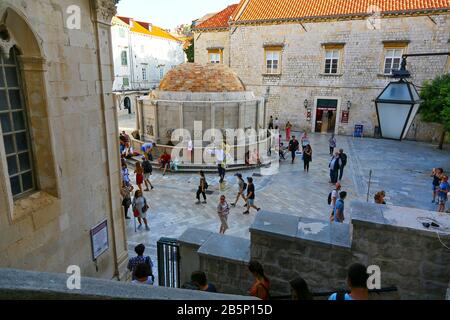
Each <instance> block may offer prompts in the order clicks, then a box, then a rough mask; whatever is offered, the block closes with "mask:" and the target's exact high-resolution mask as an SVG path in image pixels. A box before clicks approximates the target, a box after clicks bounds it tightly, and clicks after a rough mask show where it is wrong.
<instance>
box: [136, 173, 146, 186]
mask: <svg viewBox="0 0 450 320" xmlns="http://www.w3.org/2000/svg"><path fill="white" fill-rule="evenodd" d="M142 183H144V175H143V174H142V173H136V184H142Z"/></svg>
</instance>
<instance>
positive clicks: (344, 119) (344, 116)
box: [341, 111, 349, 123]
mask: <svg viewBox="0 0 450 320" xmlns="http://www.w3.org/2000/svg"><path fill="white" fill-rule="evenodd" d="M348 115H349V112H348V111H342V118H341V123H348Z"/></svg>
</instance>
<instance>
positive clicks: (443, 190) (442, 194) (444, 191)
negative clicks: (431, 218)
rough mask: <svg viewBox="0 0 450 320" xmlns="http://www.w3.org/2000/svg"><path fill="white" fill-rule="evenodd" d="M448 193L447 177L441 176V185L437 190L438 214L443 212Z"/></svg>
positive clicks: (449, 190)
mask: <svg viewBox="0 0 450 320" xmlns="http://www.w3.org/2000/svg"><path fill="white" fill-rule="evenodd" d="M449 192H450V184H449V183H448V177H447V176H445V175H444V176H442V179H441V184H440V185H439V189H438V204H439V207H438V212H445V204H446V203H447V200H448V193H449Z"/></svg>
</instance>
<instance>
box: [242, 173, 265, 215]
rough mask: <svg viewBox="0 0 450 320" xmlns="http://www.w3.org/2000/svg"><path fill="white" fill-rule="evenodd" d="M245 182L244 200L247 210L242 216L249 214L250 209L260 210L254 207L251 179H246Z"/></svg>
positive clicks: (253, 189)
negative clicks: (245, 192)
mask: <svg viewBox="0 0 450 320" xmlns="http://www.w3.org/2000/svg"><path fill="white" fill-rule="evenodd" d="M247 182H248V185H247V197H246V199H245V200H246V201H247V210H246V211H245V212H244V214H249V213H250V208H253V209H256V211H259V210H261V208H258V207H257V206H255V185H254V184H253V178H252V177H247Z"/></svg>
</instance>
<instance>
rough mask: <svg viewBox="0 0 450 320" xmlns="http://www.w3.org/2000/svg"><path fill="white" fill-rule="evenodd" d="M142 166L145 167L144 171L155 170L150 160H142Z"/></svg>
mask: <svg viewBox="0 0 450 320" xmlns="http://www.w3.org/2000/svg"><path fill="white" fill-rule="evenodd" d="M142 167H143V168H144V173H151V172H152V171H153V167H152V164H151V163H150V161H148V160H145V161H144V162H142Z"/></svg>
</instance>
